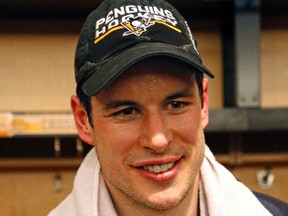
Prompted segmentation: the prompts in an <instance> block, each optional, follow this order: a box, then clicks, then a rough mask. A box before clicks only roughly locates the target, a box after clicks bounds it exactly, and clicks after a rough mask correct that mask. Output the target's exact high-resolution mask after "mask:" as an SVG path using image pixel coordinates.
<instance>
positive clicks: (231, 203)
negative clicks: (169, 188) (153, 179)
mask: <svg viewBox="0 0 288 216" xmlns="http://www.w3.org/2000/svg"><path fill="white" fill-rule="evenodd" d="M199 191H200V196H199V200H200V213H201V216H208V215H209V216H252V215H253V216H258V215H259V216H266V215H271V214H270V213H269V212H268V211H267V210H266V209H265V208H264V206H263V205H262V204H261V203H260V202H259V201H258V200H257V198H256V197H255V196H254V194H253V193H252V192H251V191H250V190H249V189H248V188H247V187H246V186H245V185H243V184H242V183H240V182H239V181H237V180H236V179H235V178H234V176H233V175H232V174H231V173H230V172H229V171H228V170H227V169H226V168H225V167H223V166H222V165H221V164H219V163H218V162H217V161H216V160H215V157H214V156H213V154H212V153H211V152H210V150H209V148H208V147H206V151H205V158H204V161H203V165H202V167H201V171H200V186H199ZM107 215H109V216H116V215H117V214H116V211H115V209H114V207H113V204H112V201H111V198H110V196H109V193H108V190H107V188H106V186H105V183H104V180H103V178H102V175H101V173H100V165H99V162H98V159H97V156H96V153H95V150H94V149H92V150H91V151H90V152H89V153H88V155H87V156H86V158H85V159H84V161H83V163H82V164H81V166H80V168H79V170H78V172H77V174H76V177H75V181H74V185H73V190H72V192H71V193H70V194H69V195H68V197H67V198H66V199H65V200H64V201H63V202H62V203H60V205H59V206H57V208H55V209H54V210H53V211H51V212H50V213H49V216H107Z"/></svg>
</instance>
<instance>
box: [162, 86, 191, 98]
mask: <svg viewBox="0 0 288 216" xmlns="http://www.w3.org/2000/svg"><path fill="white" fill-rule="evenodd" d="M181 97H195V90H194V89H192V88H189V89H183V90H180V91H177V92H175V93H173V94H171V95H169V96H168V97H167V98H166V99H167V100H173V99H176V98H181Z"/></svg>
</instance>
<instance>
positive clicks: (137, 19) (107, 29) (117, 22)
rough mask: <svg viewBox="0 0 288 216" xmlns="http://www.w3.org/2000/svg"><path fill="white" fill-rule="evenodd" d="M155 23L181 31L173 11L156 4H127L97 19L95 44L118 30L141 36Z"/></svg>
mask: <svg viewBox="0 0 288 216" xmlns="http://www.w3.org/2000/svg"><path fill="white" fill-rule="evenodd" d="M155 23H157V24H161V25H165V26H166V27H168V28H170V29H173V30H174V31H177V32H178V33H181V32H182V31H181V29H179V28H177V24H178V21H177V20H176V18H175V17H174V15H173V13H172V12H171V11H169V10H167V9H163V8H158V7H156V6H140V5H126V6H121V7H119V8H114V9H112V10H110V11H109V12H108V13H107V15H106V16H105V17H102V18H100V19H98V20H96V23H95V39H94V44H97V43H98V42H99V41H101V40H102V39H104V38H105V37H106V36H108V35H109V34H111V33H112V32H114V31H117V30H123V29H126V30H128V31H126V32H124V34H123V36H127V35H136V36H140V35H141V34H142V33H143V32H146V31H147V28H148V27H150V26H152V25H154V24H155Z"/></svg>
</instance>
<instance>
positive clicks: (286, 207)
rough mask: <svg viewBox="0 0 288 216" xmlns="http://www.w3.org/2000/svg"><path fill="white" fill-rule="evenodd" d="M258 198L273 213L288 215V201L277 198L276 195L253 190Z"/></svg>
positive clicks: (278, 215)
mask: <svg viewBox="0 0 288 216" xmlns="http://www.w3.org/2000/svg"><path fill="white" fill-rule="evenodd" d="M253 193H254V195H255V196H256V197H257V198H258V200H259V201H260V202H261V203H262V205H263V206H265V208H266V209H267V210H268V211H269V212H270V213H271V214H272V215H273V216H282V215H283V216H287V215H288V203H286V202H284V201H282V200H279V199H276V198H274V197H271V196H268V195H266V194H262V193H259V192H253Z"/></svg>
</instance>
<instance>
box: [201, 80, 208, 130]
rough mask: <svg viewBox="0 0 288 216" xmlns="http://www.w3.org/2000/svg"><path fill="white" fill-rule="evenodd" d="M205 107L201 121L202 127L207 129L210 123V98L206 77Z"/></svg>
mask: <svg viewBox="0 0 288 216" xmlns="http://www.w3.org/2000/svg"><path fill="white" fill-rule="evenodd" d="M202 84H203V96H202V100H203V105H202V110H201V121H202V127H203V128H206V127H207V125H208V122H209V96H208V79H207V78H206V77H204V78H203V81H202Z"/></svg>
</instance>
